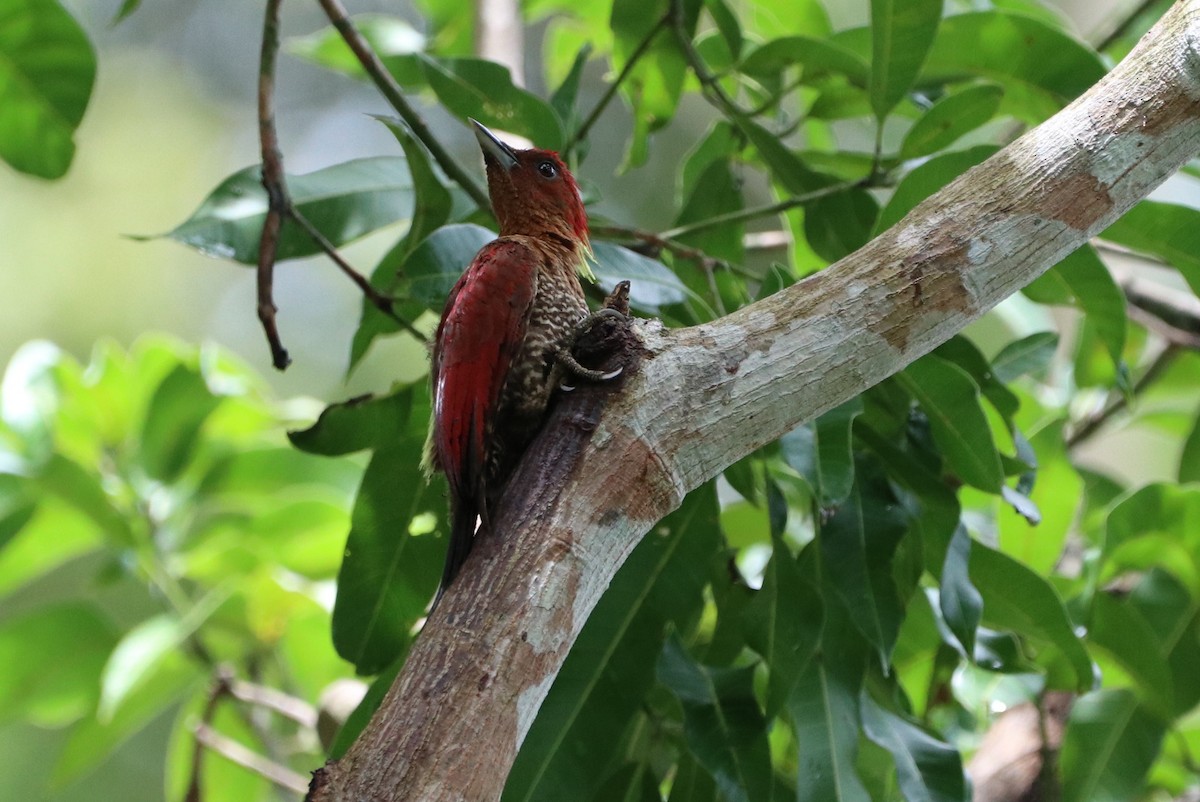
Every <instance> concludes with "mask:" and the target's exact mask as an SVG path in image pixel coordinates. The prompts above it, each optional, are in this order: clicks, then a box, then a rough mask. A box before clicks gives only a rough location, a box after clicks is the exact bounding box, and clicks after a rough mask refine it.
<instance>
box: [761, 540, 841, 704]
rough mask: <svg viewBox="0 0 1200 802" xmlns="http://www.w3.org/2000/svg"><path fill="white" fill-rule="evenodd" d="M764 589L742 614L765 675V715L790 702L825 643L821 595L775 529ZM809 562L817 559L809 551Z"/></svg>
mask: <svg viewBox="0 0 1200 802" xmlns="http://www.w3.org/2000/svg"><path fill="white" fill-rule="evenodd" d="M772 546H773V549H774V550H773V553H772V555H771V561H770V562H769V563H767V568H766V571H765V572H764V574H763V584H762V588H761V589H760V590H759V591H758V592H757V593H755V594H754V599H753V601H751V602H750V604H749V605H748V606H747V607H746V609H745V610H744V611H743V613H742V621H743V622H744V623H743V626H744V629H745V632H746V642H747V643H748V644H749V645H750V646H751V647H752V648H753V649H754V650H755V651H756V652H758V653H759V654H760V655H761V656H762V658H763V660H764V662H765V663H766V665H767V669H768V671H769V672H770V673H769V674H768V676H767V716H768V717H771V716H774V715H775V714H776V713H777V712H778V711H779V710H780V709H781V708H782V707H783V705H784V704H785V703H786V701H787V698H788V696H789V695H790V694H791V692H792V688H793V687H794V686H795V684H796V682H797V681H798V680H799V679H800V675H801V674H803V673H804V671H805V670H806V669H807V667H808V664H809V662H810V661H811V660H812V658H813V655H814V654H815V653H816V650H817V648H818V647H819V646H820V643H821V629H822V626H823V623H824V612H823V604H822V601H821V594H820V592H819V591H818V590H817V588H816V586H815V585H814V583H813V581H812V579H811V578H810V577H809V576H808V575H806V573H805V571H804V570H803V569H802V568H801V566H800V565H799V564H798V563H797V560H796V558H795V557H793V556H792V554H791V552H790V551H788V547H787V545H786V544H785V543H784V542H783V540H782V539H781V538H780V537H779V535H778V534H776V535H775V536H774V537H773V539H772ZM808 556H809V558H810V561H811V560H812V559H815V557H816V555H815V554H814V553H809V555H808Z"/></svg>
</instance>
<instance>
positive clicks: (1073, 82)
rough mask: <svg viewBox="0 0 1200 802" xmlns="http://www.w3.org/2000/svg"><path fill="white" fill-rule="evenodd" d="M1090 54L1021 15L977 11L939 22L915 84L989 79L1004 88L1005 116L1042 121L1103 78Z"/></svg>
mask: <svg viewBox="0 0 1200 802" xmlns="http://www.w3.org/2000/svg"><path fill="white" fill-rule="evenodd" d="M1106 71H1107V69H1106V68H1105V66H1104V62H1103V61H1101V59H1100V57H1099V56H1098V55H1097V54H1096V52H1095V51H1094V50H1092V49H1091V48H1089V47H1088V46H1087V45H1085V44H1083V43H1082V42H1080V41H1079V40H1078V39H1075V38H1073V37H1071V36H1069V35H1067V34H1065V33H1063V31H1062V30H1061V29H1060V28H1057V27H1054V26H1050V25H1047V24H1046V23H1045V22H1043V21H1041V20H1039V19H1036V18H1034V17H1031V16H1027V15H1024V14H1013V13H1008V12H1004V11H977V12H968V13H965V14H955V15H953V16H950V17H947V18H946V19H944V20H942V24H941V27H940V28H939V29H938V33H937V37H936V38H935V39H934V41H933V46H932V48H930V51H929V57H928V58H927V59H926V61H925V67H924V70H922V73H921V77H920V81H919V85H921V86H942V85H945V84H949V83H955V82H958V81H962V80H966V79H973V78H974V79H977V78H981V77H982V78H988V79H991V80H992V81H995V82H996V83H999V84H1001V85H1002V86H1004V87H1005V98H1004V102H1003V104H1002V105H1001V111H1002V112H1003V113H1009V114H1013V115H1015V116H1017V117H1019V118H1020V119H1022V120H1025V121H1026V122H1030V123H1040V122H1041V121H1042V120H1044V119H1045V118H1046V117H1049V116H1050V115H1051V114H1053V113H1054V112H1055V111H1057V110H1058V109H1059V108H1061V107H1062V106H1064V105H1065V104H1066V103H1067V102H1068V101H1070V100H1073V99H1074V98H1075V97H1076V96H1078V95H1080V94H1082V93H1083V92H1084V90H1086V89H1087V88H1088V87H1090V86H1092V84H1094V83H1096V82H1097V81H1099V80H1100V79H1101V78H1103V77H1104V74H1105V72H1106Z"/></svg>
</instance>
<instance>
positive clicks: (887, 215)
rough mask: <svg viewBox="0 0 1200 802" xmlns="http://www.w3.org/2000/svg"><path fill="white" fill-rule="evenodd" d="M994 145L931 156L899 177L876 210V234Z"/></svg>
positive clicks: (992, 148) (993, 147)
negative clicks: (894, 187)
mask: <svg viewBox="0 0 1200 802" xmlns="http://www.w3.org/2000/svg"><path fill="white" fill-rule="evenodd" d="M998 150H999V148H997V147H996V146H995V145H976V146H975V147H973V148H967V149H966V150H960V151H954V152H952V153H943V154H941V155H940V156H934V157H933V158H932V159H930V160H929V161H927V162H924V163H922V164H920V165H919V166H917V167H916V168H914V169H913V171H912V172H910V173H909V174H908V175H906V176H904V178H902V179H901V180H900V183H899V184H898V185H897V186H896V191H895V192H893V193H892V197H891V198H889V199H888V202H887V205H886V206H884V207H883V211H882V212H880V213H879V219H878V220H877V221H876V222H875V232H874V233H875V234H880V233H882V232H884V231H887V230H888V229H889V228H891V227H892V226H894V225H895V224H896V223H899V222H900V220H901V219H903V217H904V215H906V214H908V213H909V212H910V211H912V210H913V209H914V208H916V206H917V204H918V203H920V202H921V201H923V200H925V199H926V198H928V197H929V196H930V195H932V194H933V193H935V192H937V191H938V190H939V189H941V188H942V187H944V186H946V184H949V183H950V182H951V181H953V180H954V179H956V178H958V177H959V176H960V175H962V174H963V173H965V172H966V171H967V170H969V169H971V168H972V167H974V166H975V165H977V164H979V163H981V162H982V161H983V160H984V159H986V158H988V157H989V156H991V155H992V154H993V153H995V152H996V151H998Z"/></svg>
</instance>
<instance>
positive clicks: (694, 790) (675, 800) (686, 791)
mask: <svg viewBox="0 0 1200 802" xmlns="http://www.w3.org/2000/svg"><path fill="white" fill-rule="evenodd" d="M720 800H721V796H720V793H719V792H718V791H717V784H716V783H715V782H713V778H712V777H711V776H710V775H709V773H708V772H706V771H705V770H704V769H703V768H701V767H700V764H699V763H697V762H696V759H695V758H693V757H692V756H691V755H690V754H688V753H684V754H682V755H680V757H679V763H678V767H677V769H676V771H675V777H674V778H673V779H672V781H671V796H669V797H668V798H667V802H720Z"/></svg>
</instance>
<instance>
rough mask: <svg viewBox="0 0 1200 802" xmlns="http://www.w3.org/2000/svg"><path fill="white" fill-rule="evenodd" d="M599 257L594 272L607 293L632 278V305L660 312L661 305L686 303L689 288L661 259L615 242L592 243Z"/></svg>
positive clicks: (596, 256) (649, 311)
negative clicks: (621, 282)
mask: <svg viewBox="0 0 1200 802" xmlns="http://www.w3.org/2000/svg"><path fill="white" fill-rule="evenodd" d="M592 251H593V253H594V254H595V259H594V261H593V263H592V272H593V273H595V274H596V281H597V283H598V284H599V285H600V288H601V289H602V290H604V291H605V292H611V291H612V289H613V287H615V286H616V285H617V283H618V282H620V281H626V280H628V281H629V303H630V305H632V306H634V307H636V308H638V309H640V310H642V311H644V312H647V313H649V314H652V315H653V314H656V313H657V312H658V310H659V309H660V308H661V307H664V306H670V305H671V304H678V303H683V301H685V300H686V299H687V298H688V290H687V288H686V287H685V286H684V284H683V282H681V281H680V280H679V277H678V276H676V275H675V274H674V273H673V272H671V269H670V268H668V267H667V266H666V265H664V264H663V263H662V262H660V261H658V260H657V259H651V258H650V257H648V256H642V255H641V254H640V253H636V252H634V251H631V250H629V249H628V248H625V247H622V246H620V245H616V244H614V243H611V242H597V243H595V244H594V245H593V246H592Z"/></svg>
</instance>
